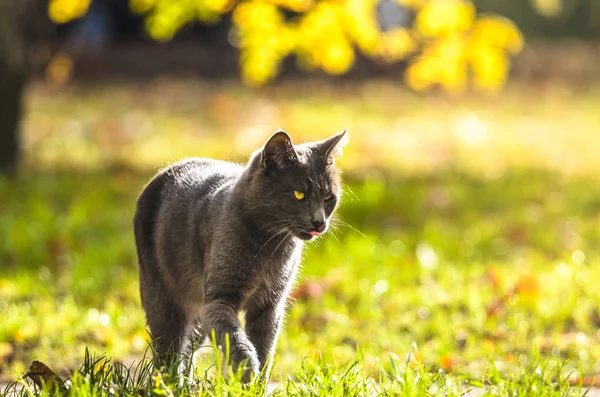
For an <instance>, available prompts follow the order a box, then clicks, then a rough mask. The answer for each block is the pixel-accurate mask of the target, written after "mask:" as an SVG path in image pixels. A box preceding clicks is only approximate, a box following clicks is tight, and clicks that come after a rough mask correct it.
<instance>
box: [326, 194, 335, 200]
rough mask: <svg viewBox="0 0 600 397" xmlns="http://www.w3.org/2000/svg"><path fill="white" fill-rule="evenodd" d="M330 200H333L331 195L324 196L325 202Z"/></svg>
mask: <svg viewBox="0 0 600 397" xmlns="http://www.w3.org/2000/svg"><path fill="white" fill-rule="evenodd" d="M332 198H333V195H331V194H330V195H328V196H325V201H329V200H331V199H332Z"/></svg>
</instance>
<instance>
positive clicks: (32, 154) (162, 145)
mask: <svg viewBox="0 0 600 397" xmlns="http://www.w3.org/2000/svg"><path fill="white" fill-rule="evenodd" d="M163 87H164V92H163V93H162V95H163V101H159V100H158V99H157V98H155V99H153V98H152V95H158V94H157V93H154V91H153V90H152V89H141V88H135V87H129V88H127V89H126V90H123V89H117V88H114V87H112V88H107V89H101V90H99V91H98V93H97V95H95V94H94V95H93V94H92V93H93V91H87V90H82V91H81V92H78V90H75V91H74V92H71V93H61V94H60V95H57V94H56V93H55V94H53V96H52V100H51V96H50V94H49V93H48V92H47V91H45V88H44V87H38V88H36V89H34V90H33V91H32V92H30V100H29V102H28V103H29V112H30V113H29V116H28V118H27V121H26V130H25V131H26V142H27V147H28V152H27V153H28V156H29V157H28V159H27V162H26V165H25V167H24V169H23V171H22V173H21V175H19V176H18V177H17V178H16V179H15V180H12V181H8V180H0V197H1V200H0V239H1V241H3V244H1V245H0V260H1V261H2V268H1V270H0V314H1V316H2V321H0V374H1V377H2V378H3V379H16V378H17V377H18V375H19V374H22V373H23V372H24V371H25V370H26V369H27V367H28V365H29V364H30V362H31V361H33V360H40V361H43V362H45V363H47V364H49V365H51V366H52V368H53V369H54V370H57V371H62V370H64V369H67V368H69V369H73V368H78V367H80V366H81V362H82V360H83V358H84V352H85V348H86V347H88V348H89V349H90V350H91V351H92V352H95V353H97V354H101V353H107V355H108V357H111V358H112V359H113V360H124V361H125V362H126V363H128V362H131V360H134V359H135V360H139V359H140V358H141V357H142V356H143V352H144V350H145V349H146V338H147V335H146V332H145V330H144V317H143V311H142V310H141V307H140V304H139V296H138V286H137V270H136V262H135V255H134V245H133V235H132V230H131V228H132V226H131V222H132V215H133V210H134V205H135V199H136V197H137V194H138V193H139V191H140V190H141V188H142V187H143V185H144V183H145V182H146V181H147V180H148V178H150V177H151V175H152V173H153V169H152V168H155V167H157V166H159V165H162V164H164V163H166V162H168V161H172V160H175V159H177V158H179V157H182V156H186V155H211V156H218V157H224V158H231V159H237V160H241V161H243V160H244V158H245V156H247V154H248V153H249V151H250V150H252V149H254V148H255V147H256V146H258V145H259V144H260V142H261V141H262V140H263V139H264V138H265V137H266V136H268V134H269V132H271V129H273V128H274V127H273V126H271V125H270V124H271V123H274V122H273V120H276V122H278V123H279V124H280V125H281V126H282V127H284V128H287V129H288V130H289V131H290V132H291V133H292V135H293V136H298V135H300V136H301V137H302V138H300V139H315V138H322V137H324V136H327V134H331V133H332V132H334V131H335V130H339V129H341V128H343V127H344V126H345V125H349V126H350V129H351V139H352V140H351V144H350V145H349V146H348V148H347V150H346V153H345V156H346V157H345V159H344V161H343V163H342V164H343V166H344V168H345V171H346V172H345V176H346V182H347V188H346V194H345V196H344V200H343V203H342V205H341V208H340V211H339V218H340V221H339V222H337V229H335V230H332V233H331V234H330V235H328V236H326V237H325V238H323V239H322V241H321V242H320V243H319V244H315V245H313V246H311V247H310V248H309V249H308V250H307V253H306V255H305V257H304V261H303V264H304V265H303V270H302V272H301V277H300V280H299V282H298V288H297V290H296V292H295V293H294V296H293V303H292V306H291V308H290V310H289V315H288V317H287V319H286V327H285V330H284V332H283V333H282V337H281V339H280V342H279V354H278V357H277V362H276V364H275V367H274V377H275V379H279V380H281V382H282V385H281V388H280V391H279V392H278V393H281V395H288V394H292V395H319V394H321V395H323V393H325V394H327V392H325V391H324V390H325V389H323V388H327V387H330V389H327V390H329V392H328V393H329V395H336V393H337V395H344V394H343V390H346V391H348V390H350V392H348V393H350V394H349V395H352V393H353V391H355V392H356V393H354V394H358V395H360V394H361V393H366V390H367V389H368V388H370V387H378V388H380V389H379V390H380V391H381V390H384V391H385V390H388V389H386V387H389V391H388V392H387V393H388V394H390V395H398V393H400V394H399V395H422V394H423V393H424V391H425V390H431V389H432V388H435V390H437V392H436V393H438V394H439V395H460V393H463V392H464V391H465V390H467V389H468V387H477V386H474V385H478V384H477V383H472V381H474V382H477V381H481V382H483V384H484V385H485V387H487V388H488V391H489V392H490V393H492V394H493V395H507V393H510V392H511V390H512V391H515V390H516V391H517V392H518V393H519V394H518V395H535V394H528V393H529V392H530V391H531V390H533V389H527V388H528V387H533V386H535V387H536V388H537V389H536V390H541V391H540V393H541V394H539V395H566V393H567V392H566V390H567V389H566V388H567V387H569V385H568V382H567V381H566V377H567V376H571V377H573V378H574V377H576V376H578V375H591V374H594V373H596V372H598V370H599V365H600V364H599V362H600V348H599V347H598V346H600V333H599V332H598V328H599V326H600V307H599V304H598V302H600V290H598V288H597V283H596V282H595V280H598V279H600V267H599V266H598V261H599V260H600V256H599V255H598V252H597V248H596V247H598V246H600V231H599V230H600V229H598V227H597V225H598V221H599V216H600V184H598V179H597V178H598V175H597V170H595V169H593V167H592V165H593V164H594V158H593V156H592V154H593V153H594V150H595V149H594V148H596V147H600V146H598V145H600V138H599V137H597V136H594V131H598V129H596V130H594V129H595V128H596V127H597V125H598V123H600V119H599V118H598V115H597V114H596V113H595V111H594V109H595V108H594V107H593V106H592V104H591V102H588V101H593V100H594V98H596V97H595V96H593V95H591V94H589V93H588V94H582V96H581V98H577V99H575V98H573V97H570V96H569V94H565V93H562V94H561V93H558V94H556V95H557V97H560V96H561V95H563V98H571V99H572V103H575V104H576V105H577V106H575V105H573V107H572V108H571V107H569V108H568V109H567V110H565V112H567V113H573V115H574V117H575V116H576V118H577V119H576V120H575V119H573V118H571V117H557V116H559V115H561V114H558V113H557V114H556V115H555V116H554V117H552V118H551V116H552V112H553V111H554V110H556V108H557V106H558V102H559V101H558V100H557V99H556V97H550V98H548V99H543V100H539V101H538V102H537V103H536V104H535V105H531V104H529V105H527V106H524V104H523V102H521V103H520V105H519V104H518V103H516V102H513V101H514V100H516V99H517V97H518V95H517V93H518V91H512V92H509V93H508V94H507V96H506V98H504V99H502V98H501V99H497V100H494V101H490V100H488V102H478V101H475V100H473V99H464V100H463V101H462V102H460V103H459V104H448V103H446V102H445V100H444V99H442V98H434V99H429V100H426V99H424V98H418V97H414V96H412V95H410V94H406V93H405V92H404V91H395V89H394V88H389V89H386V88H384V87H382V86H373V87H374V88H373V89H372V90H371V91H368V92H370V93H371V94H373V93H378V94H383V93H386V95H385V96H376V95H367V96H358V97H349V98H348V100H345V101H343V103H344V106H342V105H341V103H342V100H341V99H340V98H343V97H344V93H343V92H336V91H334V90H332V89H330V88H327V87H325V88H323V91H321V93H319V94H317V93H316V92H313V94H314V96H313V97H312V98H304V99H301V98H298V97H297V95H296V94H295V93H294V92H293V91H290V88H291V87H284V88H282V89H281V90H275V91H273V92H270V93H269V94H268V95H267V94H261V93H260V92H259V93H254V92H250V91H246V90H243V89H240V88H238V87H236V86H233V87H226V88H227V90H225V89H221V88H218V87H217V88H215V87H212V86H209V87H204V88H205V90H204V91H202V90H200V87H203V86H201V85H198V86H195V85H194V84H189V86H183V85H178V84H176V83H173V84H172V85H166V84H164V85H163ZM365 87H366V86H358V87H355V91H356V92H367V91H366V90H367V88H365ZM299 89H300V90H302V88H301V87H300V88H299ZM361 90H363V91H361ZM515 90H516V88H515ZM196 91H198V92H199V94H198V96H197V97H198V102H197V103H195V104H193V103H192V102H191V101H190V98H191V97H193V96H194V95H195V93H196ZM591 91H593V89H592V90H591ZM223 95H225V97H223ZM522 95H523V96H526V95H528V94H527V92H526V91H524V93H523V94H522ZM267 97H268V98H271V99H268V100H267V99H266V98H267ZM165 98H171V99H172V100H171V101H164V99H165ZM390 98H394V99H393V100H396V101H398V103H397V104H394V102H393V100H391V99H390ZM220 101H224V102H220ZM215 103H217V104H218V105H215ZM594 103H595V102H594ZM325 104H329V107H327V108H325V106H324V105H325ZM211 106H214V107H215V108H212V107H211ZM221 106H225V109H241V113H240V117H239V118H235V119H234V118H232V117H225V115H221V114H220V113H219V112H220V111H223V110H222V109H220V107H221ZM246 106H255V108H253V110H252V111H250V110H247V109H245V108H246ZM228 107H231V108H228ZM563 107H564V104H563ZM257 109H262V110H261V111H262V112H265V113H264V114H261V113H260V112H259V111H258V110H257ZM231 111H232V110H228V111H227V113H228V114H231V113H230V112H231ZM473 113H474V114H475V115H477V116H476V118H473V117H475V116H473ZM465 114H470V116H468V117H467V120H471V121H468V122H465V123H466V124H461V123H462V122H461V123H458V124H457V125H458V126H462V127H460V128H459V127H456V128H457V129H456V130H455V131H453V130H448V129H447V128H449V127H450V126H452V125H453V124H452V122H451V120H455V118H459V119H460V118H461V117H462V115H465ZM482 119H483V120H487V121H486V123H488V124H489V125H488V127H487V129H486V131H493V132H494V133H493V134H491V135H485V138H484V139H483V140H481V137H480V136H479V135H477V133H476V132H472V134H474V135H468V134H470V133H467V132H465V131H471V130H470V129H469V128H471V127H469V126H471V123H474V124H473V125H475V126H477V125H478V124H477V123H479V122H480V121H481V120H482ZM131 120H133V121H131ZM473 120H480V121H473ZM519 120H521V121H522V120H529V124H527V123H526V124H525V125H524V126H522V125H521V124H520V123H519ZM463 122H464V121H463ZM574 124H580V127H579V128H578V129H574ZM74 125H77V127H73V126H74ZM69 126H71V127H69ZM288 126H289V127H288ZM505 126H512V127H514V128H512V129H506V134H504V135H502V134H500V131H502V130H503V128H504V127H505ZM531 126H537V127H539V128H546V127H547V130H546V131H547V135H546V138H545V139H543V140H539V141H536V144H535V145H533V144H530V142H531V141H530V140H529V139H531V138H530V137H531V136H530V135H525V132H526V130H527V131H531V128H530V127H531ZM271 127H273V128H271ZM69 128H72V129H71V130H69ZM473 128H474V130H473V131H477V128H478V127H473ZM518 128H521V129H520V130H519V129H518ZM213 130H214V131H215V132H216V133H215V134H212V133H211V131H213ZM296 132H297V133H296ZM567 132H568V133H567ZM461 133H465V134H467V135H466V136H469V137H471V138H464V137H461V136H462V135H461ZM537 133H538V134H541V132H539V131H538V132H537ZM473 137H474V138H473ZM477 137H479V138H477ZM473 139H474V141H473ZM397 140H399V141H400V142H404V143H402V145H408V144H407V143H406V142H412V143H411V144H410V145H412V146H410V145H409V146H407V148H405V150H399V149H398V147H397V146H394V145H395V144H394V142H396V141H397ZM473 142H475V146H471V145H474V143H473ZM524 142H525V143H524ZM528 142H529V143H528ZM557 142H560V145H559V144H558V143H557ZM584 146H585V147H586V149H585V150H584V149H583V147H584ZM525 148H529V152H528V155H527V156H525V155H524V154H523V152H522V150H525ZM373 150H375V151H373ZM599 150H600V149H599ZM577 153H579V155H580V156H576V154H577ZM596 153H597V152H596ZM444 156H446V157H444ZM412 159H414V162H412ZM551 159H554V160H555V161H550V160H551ZM565 164H571V166H572V167H574V168H572V169H571V168H570V169H564V165H565ZM561 167H562V168H561ZM348 225H350V226H348ZM415 346H416V350H415ZM357 351H360V357H359V358H358V359H357ZM408 353H411V354H412V358H411V360H409V362H410V363H411V364H409V365H408V366H407V365H405V364H403V363H405V357H406V356H407V354H408ZM389 357H400V359H399V361H398V363H399V364H398V366H396V367H394V365H395V364H394V365H392V364H391V363H392V362H390V360H389ZM303 363H304V368H303ZM335 363H337V364H335ZM346 365H347V366H346ZM542 365H545V366H546V367H540V366H542ZM353 366H354V367H353ZM557 366H558V367H557ZM537 367H540V368H541V369H540V370H539V371H536V368H537ZM302 368H303V369H302ZM349 368H353V369H350V370H349ZM356 368H359V369H360V370H358V369H356ZM556 368H562V369H561V371H562V372H560V373H561V374H562V375H560V376H559V375H558V374H556V373H555V372H554V371H555V369H556ZM363 369H364V371H363ZM440 370H442V371H443V373H442V372H439V371H440ZM393 371H396V372H393ZM446 373H449V374H450V375H449V376H447V375H445V374H446ZM358 374H363V375H364V374H370V377H371V378H370V379H367V378H365V377H364V376H363V375H358ZM390 374H394V375H390ZM317 375H318V376H317ZM561 376H563V377H562V378H561ZM288 377H290V378H289V379H290V380H289V381H288ZM407 377H410V378H407ZM386 379H387V380H386ZM561 379H562V381H561ZM464 380H467V381H468V382H471V383H464ZM74 382H75V381H74ZM111 382H113V381H112V380H111ZM386 382H389V383H386ZM411 382H412V383H411ZM209 384H210V382H209ZM409 384H411V385H413V386H411V387H413V388H412V389H411V388H410V387H409V386H407V385H409ZM328 385H331V386H328ZM386 385H388V386H386ZM469 385H470V386H469ZM211 387H212V386H211ZM219 387H221V386H219ZM222 387H229V386H222ZM231 387H234V386H231ZM236 387H237V386H236ZM303 387H304V388H303ZM444 387H445V388H446V389H443V388H444ZM78 389H82V390H87V389H85V387H83V388H79V387H78ZM207 390H213V392H214V393H213V392H209V394H211V393H213V394H218V393H219V392H218V390H217V389H210V388H209V389H207ZM228 390H229V389H228ZM250 390H252V389H250ZM410 390H412V391H410ZM527 390H529V392H528V391H527ZM130 392H132V393H133V391H131V390H130ZM81 393H82V394H81V395H87V394H86V393H87V392H81ZM286 393H287V394H286ZM382 393H383V392H382ZM402 393H404V394H402ZM411 393H412V394H411ZM522 393H525V394H522ZM532 393H533V392H532ZM544 393H546V394H544ZM553 393H554V394H553ZM575 393H576V391H575ZM433 394H434V395H435V393H433ZM346 395H348V394H346Z"/></svg>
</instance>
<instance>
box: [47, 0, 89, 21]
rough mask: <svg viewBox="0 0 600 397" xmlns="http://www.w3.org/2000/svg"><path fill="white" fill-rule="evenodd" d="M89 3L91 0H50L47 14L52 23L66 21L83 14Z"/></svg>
mask: <svg viewBox="0 0 600 397" xmlns="http://www.w3.org/2000/svg"><path fill="white" fill-rule="evenodd" d="M90 4H91V0H50V3H48V16H49V17H50V20H51V21H52V22H54V23H67V22H70V21H72V20H73V19H77V18H81V17H82V16H83V15H85V13H86V12H87V10H88V8H89V7H90Z"/></svg>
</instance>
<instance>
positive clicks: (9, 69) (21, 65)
mask: <svg viewBox="0 0 600 397" xmlns="http://www.w3.org/2000/svg"><path fill="white" fill-rule="evenodd" d="M17 5H18V0H0V172H1V173H11V172H13V171H15V170H16V167H17V165H18V162H19V154H20V150H19V149H20V145H19V121H20V118H21V99H22V95H23V88H24V85H25V50H24V48H23V45H24V44H23V40H22V37H21V35H20V32H19V26H18V21H19V15H18V14H19V7H17Z"/></svg>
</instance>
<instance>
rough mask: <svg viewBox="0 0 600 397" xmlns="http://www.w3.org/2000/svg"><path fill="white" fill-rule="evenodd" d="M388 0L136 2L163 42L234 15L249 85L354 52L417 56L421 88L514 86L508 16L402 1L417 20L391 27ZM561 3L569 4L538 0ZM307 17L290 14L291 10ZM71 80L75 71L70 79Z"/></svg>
mask: <svg viewBox="0 0 600 397" xmlns="http://www.w3.org/2000/svg"><path fill="white" fill-rule="evenodd" d="M379 1H380V0H328V1H324V0H323V1H316V0H237V1H236V0H202V1H201V0H130V7H131V9H132V10H133V11H135V12H139V13H147V14H148V15H147V19H146V28H147V30H148V32H149V34H150V36H152V37H153V38H154V39H156V40H161V41H164V40H169V39H171V38H172V37H173V36H174V35H175V33H176V32H177V31H178V30H179V29H181V27H182V26H184V25H185V24H187V23H189V22H191V21H193V20H200V21H202V22H204V23H214V22H217V21H219V19H220V17H221V15H223V14H225V13H227V12H229V11H231V10H233V11H232V20H233V25H234V33H235V34H236V36H237V43H238V44H239V47H240V49H241V57H240V67H241V74H242V79H243V81H244V83H245V84H248V85H251V86H261V85H264V84H266V83H268V82H269V81H270V80H272V79H274V78H275V77H276V76H277V73H278V71H279V68H280V64H281V62H282V60H283V59H284V58H285V57H287V56H290V55H295V56H296V58H297V62H298V65H299V67H301V68H302V69H303V70H315V69H322V70H324V71H325V72H326V73H328V74H332V75H340V74H344V73H346V72H347V71H348V70H349V69H350V68H351V67H352V65H353V64H354V62H355V59H356V55H355V48H357V49H358V50H360V51H361V52H362V53H364V54H365V55H367V56H368V57H371V58H376V59H379V60H382V61H385V62H390V63H391V62H397V61H401V60H404V59H407V58H409V57H411V56H413V54H415V55H416V56H415V57H414V58H412V59H411V65H409V67H408V68H407V70H406V74H405V76H404V78H405V82H406V84H407V85H408V86H409V87H411V88H412V89H414V90H416V91H423V90H428V89H431V88H433V87H436V86H437V87H441V88H442V89H444V90H447V91H450V92H461V91H463V90H464V89H465V88H466V87H467V86H468V83H469V77H472V82H473V85H474V86H475V87H476V88H479V89H482V90H486V91H496V90H498V89H499V88H501V87H502V86H503V85H504V83H505V82H506V79H507V76H508V70H509V67H510V59H509V54H516V53H518V52H519V51H521V49H522V48H523V44H524V42H523V37H522V35H521V32H520V31H519V29H518V28H517V27H516V26H515V25H514V23H513V22H511V21H510V20H508V19H506V18H502V17H499V16H492V15H485V16H478V15H476V11H475V6H474V5H473V2H472V1H471V0H395V1H396V2H397V3H398V4H399V5H401V6H403V7H408V8H410V9H411V10H412V12H414V13H415V15H416V18H415V22H414V26H413V27H412V28H403V27H397V28H395V29H393V30H391V31H387V32H382V31H381V30H380V27H379V22H378V16H377V5H378V2H379ZM532 1H534V2H535V3H536V4H537V3H540V4H542V3H544V4H547V5H548V7H555V5H554V4H555V3H556V1H560V0H546V2H544V0H532ZM89 3H90V0H51V1H50V4H49V9H48V12H49V15H50V16H51V18H52V20H53V21H55V22H66V21H69V20H71V19H73V18H76V17H78V16H81V15H83V14H84V13H85V12H86V10H87V8H88V7H89ZM284 9H286V10H292V11H294V12H297V13H299V15H297V16H295V17H292V18H290V19H286V17H285V16H284V13H283V10H284ZM60 66H61V60H57V63H56V67H53V68H50V69H49V73H51V76H52V79H53V80H56V81H60V80H63V79H65V78H66V77H64V76H63V75H62V74H61V73H62V72H64V71H66V70H67V68H63V67H60ZM67 77H68V76H67Z"/></svg>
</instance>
